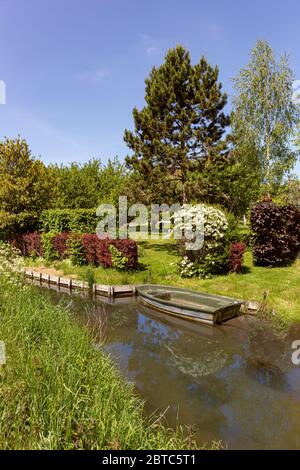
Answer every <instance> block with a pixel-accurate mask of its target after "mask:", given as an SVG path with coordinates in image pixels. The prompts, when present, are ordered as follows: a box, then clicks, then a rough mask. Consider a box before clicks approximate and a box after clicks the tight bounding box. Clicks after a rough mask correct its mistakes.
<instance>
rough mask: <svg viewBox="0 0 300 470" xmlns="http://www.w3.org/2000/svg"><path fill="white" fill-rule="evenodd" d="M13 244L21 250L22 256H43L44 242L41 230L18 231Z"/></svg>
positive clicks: (12, 241)
mask: <svg viewBox="0 0 300 470" xmlns="http://www.w3.org/2000/svg"><path fill="white" fill-rule="evenodd" d="M11 244H12V245H13V246H14V247H15V248H17V249H18V250H20V252H21V254H22V256H43V244H42V240H41V235H40V233H39V232H32V233H18V234H16V235H15V236H14V237H13V239H12V240H11Z"/></svg>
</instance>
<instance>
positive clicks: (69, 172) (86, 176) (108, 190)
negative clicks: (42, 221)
mask: <svg viewBox="0 0 300 470" xmlns="http://www.w3.org/2000/svg"><path fill="white" fill-rule="evenodd" d="M49 171H50V172H51V173H52V174H53V175H54V177H55V179H56V181H57V184H56V190H55V195H56V196H55V203H54V206H55V207H57V208H61V209H62V208H67V209H93V208H96V207H97V206H98V204H100V203H101V202H112V203H114V202H116V200H117V199H118V197H119V195H120V194H124V193H125V188H126V178H127V176H126V172H125V165H124V164H122V163H120V161H119V160H118V158H117V157H116V158H114V159H112V160H108V163H107V165H103V164H102V162H101V160H99V159H92V160H89V161H88V162H86V163H83V164H80V163H76V162H73V163H71V164H70V165H60V166H58V165H51V166H50V167H49Z"/></svg>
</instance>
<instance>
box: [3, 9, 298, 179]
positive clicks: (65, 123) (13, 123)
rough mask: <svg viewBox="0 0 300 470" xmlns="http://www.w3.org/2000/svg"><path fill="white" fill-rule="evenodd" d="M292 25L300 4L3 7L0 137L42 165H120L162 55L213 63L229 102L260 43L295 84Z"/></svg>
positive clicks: (294, 32)
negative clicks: (282, 56) (173, 51)
mask: <svg viewBox="0 0 300 470" xmlns="http://www.w3.org/2000/svg"><path fill="white" fill-rule="evenodd" d="M299 18H300V2H299V0H285V1H278V0H277V1H276V0H252V1H249V0H247V1H245V0H226V1H225V0H214V1H211V2H209V1H207V0H205V1H203V0H185V1H179V0H177V1H176V0H147V1H145V0H127V1H125V0H0V80H4V81H5V83H6V87H7V104H6V105H0V139H2V138H3V136H8V137H14V136H16V135H18V134H20V135H21V136H22V137H25V138H26V139H27V140H28V142H29V144H30V147H31V149H32V151H33V154H34V155H36V156H41V158H42V159H43V160H44V161H45V162H47V163H49V162H65V163H67V162H71V161H75V160H76V161H81V162H84V161H86V160H88V159H89V158H91V157H100V158H101V159H103V161H106V160H107V158H108V157H113V156H114V155H118V156H119V157H120V158H121V159H123V158H124V156H125V155H126V153H127V148H126V146H125V144H124V143H123V132H124V129H125V128H132V127H133V123H132V108H133V107H134V106H135V105H136V106H138V107H141V106H142V104H143V97H144V79H145V77H146V76H147V75H148V73H149V72H150V70H151V67H152V66H153V65H159V64H160V63H161V62H162V60H163V57H164V54H165V52H166V51H167V49H168V48H170V47H173V46H175V45H176V44H178V43H180V44H183V45H185V46H186V47H187V48H188V49H189V50H190V51H191V56H192V60H193V62H196V61H197V60H198V59H199V57H200V56H201V55H202V54H204V55H205V56H206V57H207V59H208V60H209V62H210V63H212V64H218V65H219V67H220V79H221V80H222V82H223V88H224V90H225V91H226V92H227V93H228V94H229V95H230V93H231V92H232V87H231V78H232V77H233V76H235V75H236V74H237V72H238V70H239V69H240V68H241V67H242V66H244V65H245V64H246V63H247V61H248V57H249V51H250V49H251V48H252V47H253V46H254V44H255V41H256V39H257V38H262V39H266V40H268V41H269V42H270V43H271V45H272V46H273V48H274V49H275V50H276V51H277V52H278V53H282V52H284V51H286V52H287V53H288V54H289V55H290V64H291V66H292V68H293V70H294V72H295V76H296V78H298V79H300V61H299V43H300V28H299ZM298 170H299V166H298Z"/></svg>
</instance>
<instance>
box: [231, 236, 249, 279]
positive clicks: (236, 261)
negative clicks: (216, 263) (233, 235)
mask: <svg viewBox="0 0 300 470" xmlns="http://www.w3.org/2000/svg"><path fill="white" fill-rule="evenodd" d="M245 251H246V245H245V243H242V242H238V243H232V244H231V245H230V255H229V269H230V272H232V273H240V272H241V270H242V264H243V255H244V253H245Z"/></svg>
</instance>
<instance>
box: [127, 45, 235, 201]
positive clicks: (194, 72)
mask: <svg viewBox="0 0 300 470" xmlns="http://www.w3.org/2000/svg"><path fill="white" fill-rule="evenodd" d="M218 76H219V70H218V67H212V66H211V65H209V64H208V62H207V61H206V59H205V58H204V57H202V58H201V59H200V61H199V63H198V64H196V65H192V64H191V60H190V54H189V52H188V51H187V50H186V49H185V48H184V47H182V46H177V47H176V48H175V49H170V50H169V51H168V52H167V54H166V57H165V62H164V63H163V64H162V65H161V66H160V67H158V68H156V67H154V68H153V69H152V71H151V73H150V76H149V78H147V79H146V81H145V83H146V95H145V101H146V105H145V106H144V108H143V109H142V110H141V111H138V109H137V108H134V110H133V119H134V124H135V130H134V131H133V132H131V131H129V130H125V135H124V140H125V142H126V143H127V145H128V147H129V148H130V149H131V150H133V152H134V154H133V155H132V156H131V157H127V160H126V161H127V165H128V167H129V168H130V169H131V170H133V172H134V173H135V175H136V178H135V188H138V189H139V190H140V194H141V197H142V198H143V199H144V200H146V202H150V201H151V199H153V198H155V200H156V202H160V201H162V202H168V200H170V199H172V198H173V202H174V197H176V198H178V199H179V200H180V201H182V202H183V203H184V202H186V201H187V199H188V197H189V194H188V180H189V175H190V173H191V172H193V171H201V170H203V167H204V165H205V163H206V161H207V160H209V159H210V160H214V159H217V158H219V157H220V155H222V154H223V153H224V152H225V151H226V145H225V143H224V141H223V140H222V137H223V134H224V132H225V129H226V127H227V126H228V125H229V117H228V116H226V115H225V114H224V112H223V109H224V106H225V105H226V103H227V96H226V94H224V93H222V91H221V88H222V85H221V83H220V82H219V81H218Z"/></svg>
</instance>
